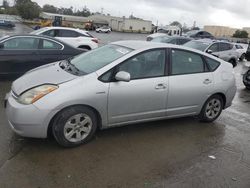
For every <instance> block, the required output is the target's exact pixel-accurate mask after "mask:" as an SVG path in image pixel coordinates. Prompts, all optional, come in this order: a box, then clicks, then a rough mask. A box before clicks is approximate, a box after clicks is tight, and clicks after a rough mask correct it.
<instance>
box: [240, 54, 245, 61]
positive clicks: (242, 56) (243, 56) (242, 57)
mask: <svg viewBox="0 0 250 188" xmlns="http://www.w3.org/2000/svg"><path fill="white" fill-rule="evenodd" d="M245 56H246V54H245V53H243V54H242V55H241V56H240V61H243V60H244V59H245Z"/></svg>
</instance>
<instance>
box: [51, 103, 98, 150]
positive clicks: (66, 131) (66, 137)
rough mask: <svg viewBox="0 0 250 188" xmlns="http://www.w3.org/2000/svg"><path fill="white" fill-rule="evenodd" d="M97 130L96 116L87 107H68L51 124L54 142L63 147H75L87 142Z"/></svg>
mask: <svg viewBox="0 0 250 188" xmlns="http://www.w3.org/2000/svg"><path fill="white" fill-rule="evenodd" d="M96 129H97V116H96V114H95V113H94V111H93V110H91V109H90V108H87V107H82V106H76V107H70V108H67V109H65V110H63V111H62V112H60V113H59V114H58V115H57V116H56V118H55V121H54V123H53V126H52V131H53V135H54V137H55V139H56V141H57V142H58V143H59V144H60V145H61V146H63V147H75V146H78V145H81V144H83V143H86V142H88V141H89V140H90V139H91V138H92V137H93V135H94V134H95V131H96Z"/></svg>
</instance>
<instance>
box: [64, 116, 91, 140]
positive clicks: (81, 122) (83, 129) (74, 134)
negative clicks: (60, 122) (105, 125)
mask: <svg viewBox="0 0 250 188" xmlns="http://www.w3.org/2000/svg"><path fill="white" fill-rule="evenodd" d="M91 129H92V120H91V118H90V117H89V116H88V115H87V114H77V115H74V116H72V117H71V118H69V120H68V121H67V122H66V124H65V126H64V136H65V138H66V139H67V140H68V141H70V142H80V141H82V140H83V139H85V138H86V137H87V136H88V135H89V133H90V131H91Z"/></svg>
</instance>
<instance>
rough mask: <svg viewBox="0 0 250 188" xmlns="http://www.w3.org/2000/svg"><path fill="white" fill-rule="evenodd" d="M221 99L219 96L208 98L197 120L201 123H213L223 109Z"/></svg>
mask: <svg viewBox="0 0 250 188" xmlns="http://www.w3.org/2000/svg"><path fill="white" fill-rule="evenodd" d="M223 105H224V104H223V99H222V97H221V96H220V95H213V96H211V97H209V98H208V100H207V101H206V102H205V104H204V105H203V107H202V110H201V113H200V115H199V118H200V120H201V121H202V122H208V123H209V122H213V121H215V120H216V119H217V118H218V117H219V116H220V114H221V112H222V109H223Z"/></svg>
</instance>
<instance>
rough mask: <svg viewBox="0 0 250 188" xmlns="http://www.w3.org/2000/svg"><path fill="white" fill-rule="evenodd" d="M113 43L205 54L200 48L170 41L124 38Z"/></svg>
mask: <svg viewBox="0 0 250 188" xmlns="http://www.w3.org/2000/svg"><path fill="white" fill-rule="evenodd" d="M111 44H114V45H118V46H123V47H126V48H131V49H133V50H144V49H145V50H146V49H153V48H177V49H184V50H189V51H193V52H197V53H200V54H204V53H203V52H201V51H199V50H195V49H193V48H188V47H185V46H180V45H175V44H169V43H160V42H151V41H140V40H123V41H117V42H113V43H111Z"/></svg>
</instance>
